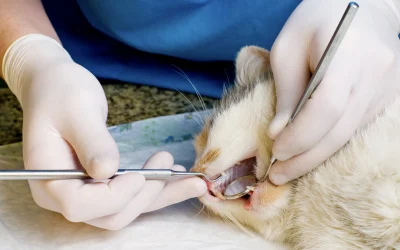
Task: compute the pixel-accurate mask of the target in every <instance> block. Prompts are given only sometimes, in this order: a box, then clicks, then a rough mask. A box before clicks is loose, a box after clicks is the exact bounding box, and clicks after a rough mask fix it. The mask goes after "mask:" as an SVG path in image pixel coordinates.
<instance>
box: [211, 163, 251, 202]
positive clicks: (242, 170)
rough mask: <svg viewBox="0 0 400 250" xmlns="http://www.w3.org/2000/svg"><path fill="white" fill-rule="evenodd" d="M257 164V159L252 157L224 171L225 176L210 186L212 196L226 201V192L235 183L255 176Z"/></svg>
mask: <svg viewBox="0 0 400 250" xmlns="http://www.w3.org/2000/svg"><path fill="white" fill-rule="evenodd" d="M256 163H257V160H256V157H251V158H248V159H246V160H243V161H241V162H239V163H236V164H235V165H234V166H232V167H230V168H229V169H227V170H225V171H224V174H223V175H222V176H221V177H220V178H219V179H218V180H217V181H216V182H212V183H209V184H208V189H209V191H210V192H211V194H212V195H214V196H216V197H218V198H220V199H222V200H225V197H224V195H223V194H224V192H225V190H226V188H227V187H228V185H229V184H231V183H232V182H233V181H235V180H237V179H239V178H241V177H243V176H246V175H254V168H255V165H256Z"/></svg>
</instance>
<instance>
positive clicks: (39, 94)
mask: <svg viewBox="0 0 400 250" xmlns="http://www.w3.org/2000/svg"><path fill="white" fill-rule="evenodd" d="M3 75H4V78H5V80H6V82H7V83H8V85H9V86H10V89H11V90H12V91H13V93H14V94H15V95H16V96H17V98H18V100H19V101H20V103H21V106H22V109H23V115H24V118H23V119H24V123H23V148H24V152H23V153H24V165H25V168H26V169H79V168H84V169H85V170H86V171H87V172H88V174H89V175H90V176H91V177H92V178H94V179H97V180H104V179H107V178H109V177H111V176H112V175H113V174H114V173H115V172H116V171H117V169H118V168H119V153H118V148H117V145H116V143H115V142H114V140H113V138H112V137H111V135H110V134H109V132H108V130H107V127H106V118H107V113H108V109H107V101H106V98H105V95H104V92H103V89H102V87H101V85H100V83H99V82H98V81H97V79H96V78H95V77H94V76H93V75H92V74H91V73H90V72H89V71H87V70H86V69H84V68H83V67H81V66H80V65H78V64H76V63H74V62H73V60H72V59H71V58H70V56H69V54H68V53H67V52H66V51H65V50H64V49H63V48H62V46H61V45H60V44H58V43H57V42H56V41H55V40H53V39H51V38H49V37H45V36H42V35H35V34H33V35H28V36H25V37H22V38H20V39H18V40H17V41H15V42H14V43H13V44H12V45H11V46H10V48H9V49H8V50H7V52H6V54H5V57H4V61H3ZM144 168H173V169H175V170H180V171H184V170H185V169H184V168H183V167H182V166H174V165H173V158H172V156H171V155H170V154H169V153H166V152H160V153H158V154H156V155H154V156H153V157H152V158H150V159H149V160H148V161H147V163H146V164H145V166H144ZM29 184H30V188H31V191H32V195H33V198H34V200H35V202H36V203H37V204H38V205H39V206H41V207H43V208H45V209H48V210H52V211H55V212H59V213H61V214H63V215H64V216H65V217H66V218H67V219H68V220H70V221H72V222H85V223H87V224H91V225H94V226H96V227H100V228H105V229H110V230H116V229H120V228H123V227H125V226H126V225H128V224H129V223H130V222H132V221H133V220H134V219H135V218H136V217H137V216H139V215H140V214H141V213H145V212H149V211H153V210H156V209H160V208H162V207H165V206H168V205H171V204H174V203H177V202H181V201H183V200H186V199H189V198H193V197H198V196H201V195H202V194H204V192H206V190H207V188H206V184H205V182H204V181H203V180H201V179H200V178H197V177H194V178H187V179H179V180H175V181H168V182H165V181H145V180H144V177H143V176H142V175H138V174H125V175H122V176H118V177H116V178H114V179H112V180H111V181H109V182H104V183H102V182H98V183H87V182H84V181H83V180H52V181H29Z"/></svg>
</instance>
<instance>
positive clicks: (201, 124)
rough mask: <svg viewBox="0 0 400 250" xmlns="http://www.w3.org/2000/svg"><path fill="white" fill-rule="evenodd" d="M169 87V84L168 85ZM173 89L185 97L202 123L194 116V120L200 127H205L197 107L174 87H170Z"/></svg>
mask: <svg viewBox="0 0 400 250" xmlns="http://www.w3.org/2000/svg"><path fill="white" fill-rule="evenodd" d="M168 85H169V84H168ZM169 86H170V87H171V88H173V89H174V90H175V91H177V92H178V93H179V94H181V95H182V96H183V98H184V99H185V100H186V101H187V102H188V103H189V104H190V105H191V106H192V108H193V109H194V112H195V113H196V114H197V115H198V116H199V118H200V120H201V123H200V122H199V120H197V119H196V118H195V117H194V116H193V119H194V120H195V121H196V122H197V123H198V124H199V125H200V126H203V125H204V120H203V118H201V115H200V113H199V111H197V109H196V107H195V106H194V104H193V103H192V102H191V101H190V100H189V99H188V98H187V97H186V96H185V95H184V94H183V93H182V92H181V91H179V90H178V89H176V88H174V87H173V86H171V85H169ZM188 111H189V112H191V111H190V110H188Z"/></svg>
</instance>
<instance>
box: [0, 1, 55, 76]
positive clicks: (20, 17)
mask: <svg viewBox="0 0 400 250" xmlns="http://www.w3.org/2000/svg"><path fill="white" fill-rule="evenodd" d="M0 6H1V8H0V69H1V68H2V66H3V57H4V53H5V52H6V50H7V48H8V47H10V45H11V44H12V43H13V42H14V41H15V40H17V39H18V38H20V37H23V36H25V35H28V34H33V33H36V34H42V35H46V36H49V37H51V38H53V39H55V40H56V41H58V42H60V39H59V38H58V36H57V33H56V32H55V30H54V28H53V26H52V25H51V22H50V20H49V18H48V17H47V14H46V12H45V10H44V8H43V5H42V2H41V1H40V0H0ZM60 44H61V42H60ZM0 77H2V78H3V77H4V76H3V72H2V71H1V70H0Z"/></svg>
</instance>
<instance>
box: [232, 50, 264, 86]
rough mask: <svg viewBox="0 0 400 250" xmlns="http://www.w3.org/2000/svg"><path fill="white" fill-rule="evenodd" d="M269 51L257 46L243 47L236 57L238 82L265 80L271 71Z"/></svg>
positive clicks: (241, 83)
mask: <svg viewBox="0 0 400 250" xmlns="http://www.w3.org/2000/svg"><path fill="white" fill-rule="evenodd" d="M269 54H270V53H269V51H268V50H265V49H263V48H260V47H257V46H246V47H243V48H242V49H241V50H240V51H239V53H238V55H237V57H236V84H240V85H243V84H250V83H254V82H256V81H262V80H264V79H265V78H266V77H267V76H268V75H269V74H270V73H271V72H270V71H271V65H270V59H269V58H270V56H269Z"/></svg>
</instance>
